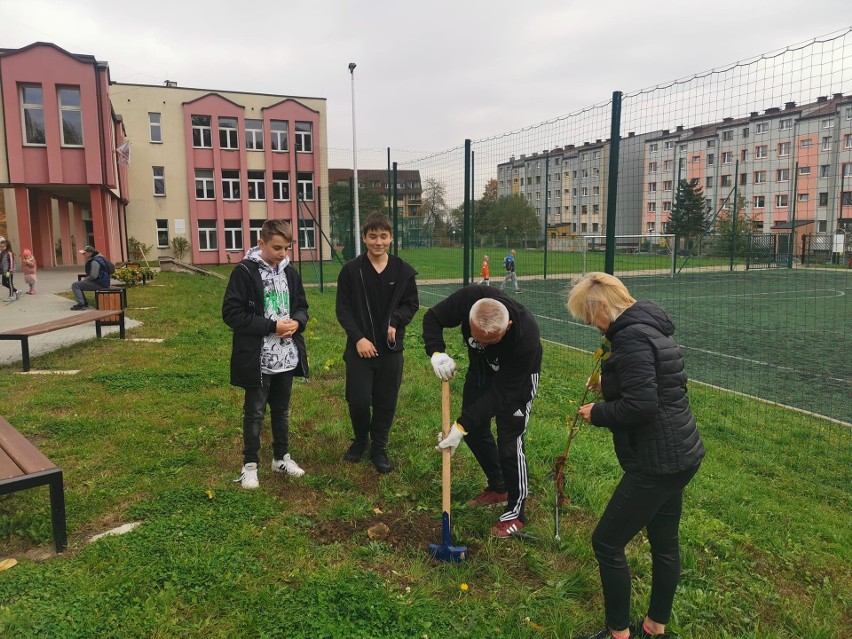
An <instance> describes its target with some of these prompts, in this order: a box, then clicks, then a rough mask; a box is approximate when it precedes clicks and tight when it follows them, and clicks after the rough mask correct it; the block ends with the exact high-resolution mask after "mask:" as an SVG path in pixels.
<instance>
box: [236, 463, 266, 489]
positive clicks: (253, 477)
mask: <svg viewBox="0 0 852 639" xmlns="http://www.w3.org/2000/svg"><path fill="white" fill-rule="evenodd" d="M234 481H235V482H237V481H238V482H240V486H242V487H243V488H245V489H246V490H252V489H254V488H257V487H258V486H260V483H259V482H258V481H257V464H255V463H254V462H251V463H249V464H246V465H245V466H243V472H242V474H241V475H240V476H239V478H237V479H235V480H234Z"/></svg>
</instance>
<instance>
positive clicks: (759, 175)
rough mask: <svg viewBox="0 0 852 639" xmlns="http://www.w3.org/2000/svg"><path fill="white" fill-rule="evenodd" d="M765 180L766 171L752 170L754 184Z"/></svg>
mask: <svg viewBox="0 0 852 639" xmlns="http://www.w3.org/2000/svg"><path fill="white" fill-rule="evenodd" d="M764 182H766V171H755V172H754V183H755V184H763V183H764Z"/></svg>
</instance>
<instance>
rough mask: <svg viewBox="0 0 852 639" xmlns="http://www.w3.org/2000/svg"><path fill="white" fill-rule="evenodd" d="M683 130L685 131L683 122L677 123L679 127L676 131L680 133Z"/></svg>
mask: <svg viewBox="0 0 852 639" xmlns="http://www.w3.org/2000/svg"><path fill="white" fill-rule="evenodd" d="M681 131H683V125H682V124H678V125H677V128H676V129H675V132H676V133H680V132H681Z"/></svg>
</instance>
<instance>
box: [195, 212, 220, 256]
mask: <svg viewBox="0 0 852 639" xmlns="http://www.w3.org/2000/svg"><path fill="white" fill-rule="evenodd" d="M218 248H219V242H218V241H217V240H216V220H198V250H199V251H215V250H217V249H218Z"/></svg>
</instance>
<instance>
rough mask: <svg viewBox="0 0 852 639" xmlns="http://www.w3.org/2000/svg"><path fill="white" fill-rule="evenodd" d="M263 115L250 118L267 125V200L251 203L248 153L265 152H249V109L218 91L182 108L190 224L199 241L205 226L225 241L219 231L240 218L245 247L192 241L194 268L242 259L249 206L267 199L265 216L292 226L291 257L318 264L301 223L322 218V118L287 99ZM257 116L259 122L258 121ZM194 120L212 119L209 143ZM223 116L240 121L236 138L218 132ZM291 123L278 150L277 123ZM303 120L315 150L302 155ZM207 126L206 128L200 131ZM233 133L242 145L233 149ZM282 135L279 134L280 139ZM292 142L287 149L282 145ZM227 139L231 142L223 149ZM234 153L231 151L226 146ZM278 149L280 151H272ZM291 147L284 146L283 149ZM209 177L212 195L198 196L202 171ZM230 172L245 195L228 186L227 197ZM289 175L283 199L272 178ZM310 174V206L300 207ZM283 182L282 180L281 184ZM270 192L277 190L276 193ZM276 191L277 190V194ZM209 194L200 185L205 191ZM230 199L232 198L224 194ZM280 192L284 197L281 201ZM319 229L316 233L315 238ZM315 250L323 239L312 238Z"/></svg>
mask: <svg viewBox="0 0 852 639" xmlns="http://www.w3.org/2000/svg"><path fill="white" fill-rule="evenodd" d="M260 111H261V113H259V114H250V115H249V116H248V119H250V120H260V121H261V122H262V134H261V135H262V140H263V142H262V147H263V150H262V153H263V159H264V161H263V169H262V172H263V183H264V185H265V189H266V192H265V197H264V198H263V199H257V198H256V197H254V198H252V199H251V200H250V199H249V193H250V189H249V181H248V177H249V176H248V171H249V162H248V155H249V153H261V151H255V150H249V149H247V148H246V147H247V144H246V119H247V117H246V116H247V110H246V108H245V107H244V106H242V105H239V104H236V103H235V102H232V101H231V100H228V99H226V98H224V97H222V96H221V95H219V94H217V93H210V94H207V95H205V96H203V97H201V98H198V99H196V100H192V101H191V102H187V103H185V104H184V105H183V119H184V141H185V145H186V158H187V166H186V176H187V188H188V191H189V193H190V197H189V212H190V226H191V232H192V236H193V237H199V227H200V224H199V222H201V224H204V222H205V221H211V222H215V229H217V231H216V232H217V234H218V236H219V237H221V229H223V228H224V227H225V225H226V222H229V221H230V222H232V223H233V222H234V221H239V222H240V224H239V228H240V230H241V231H242V238H243V242H242V246H241V247H240V248H238V249H237V248H234V247H231V248H229V247H227V246H225V244H224V243H221V242H218V241H217V242H216V245H215V247H211V246H204V245H203V244H202V243H201V242H193V244H192V261H193V263H195V264H224V263H226V262H228V261H229V260H228V258H229V256H230V261H239V259H241V258H242V255H243V254H244V253H245V249H246V248H248V246H249V243H248V241H247V240H248V238H249V237H250V224H251V221H252V220H251V219H250V216H249V212H250V205H251V202H252V201H253V202H264V203H265V205H266V206H265V210H266V217H267V218H268V219H279V218H280V219H286V220H289V221H290V223H291V225H292V228H293V235H294V237H293V253H292V255H293V256H295V255H297V254H298V257H299V259H303V260H314V259H318V257H319V251H318V250H311V249H310V248H309V247H305V246H302V247H300V246H299V240H300V239H301V237H300V234H299V233H298V232H297V229H298V228H299V220H310V219H311V218H312V217H315V218H316V219H317V220H318V219H319V211H318V208H317V205H318V203H319V192H318V187H319V186H320V185H319V180H318V178H319V176H320V159H319V157H320V156H319V152H320V144H321V140H320V139H319V130H320V114H319V113H318V112H317V111H314V110H313V109H310V108H308V107H306V106H305V105H303V104H301V103H300V102H298V101H296V100H291V99H287V100H283V101H281V102H278V103H277V104H273V105H271V106H268V107H263V108H262V109H261V110H260ZM252 116H254V117H252ZM194 118H203V119H204V122H207V118H209V138H208V133H207V130H206V129H205V128H204V127H205V126H206V125H200V124H199V123H196V127H195V130H194V120H193V119H194ZM220 118H231V119H233V120H236V133H232V132H231V131H232V130H223V129H222V128H221V127H220ZM273 123H276V124H277V125H280V124H282V123H286V136H280V137H276V138H275V140H276V144H275V145H273V143H272V141H273V137H272V136H273V130H272V125H273ZM297 123H299V124H301V123H307V124H310V129H311V134H310V149H309V150H308V149H306V150H303V151H297V150H296V146H297V144H296V136H297V134H298V132H297ZM199 127H201V128H199ZM229 135H233V136H234V137H233V139H235V140H236V145H234V144H233V143H232V142H231V141H230V140H229V138H228V136H229ZM276 135H278V134H276ZM283 140H286V144H283V143H282V141H283ZM224 142H227V144H223V143H224ZM234 146H235V147H236V148H228V147H234ZM273 146H275V148H273ZM281 147H286V148H281ZM199 171H201V172H203V173H204V174H205V177H204V179H208V176H209V179H210V180H211V181H209V182H207V184H209V185H210V187H211V188H212V192H213V193H212V195H213V196H212V197H210V196H209V191H207V192H204V193H203V194H202V197H199V192H198V189H199V184H198V174H197V172H199ZM224 171H227V172H238V174H239V194H238V195H235V194H234V193H233V187H232V186H230V185H229V186H228V190H229V192H228V193H226V192H225V189H226V187H225V185H224V173H223V172H224ZM283 174H286V176H287V185H288V194H287V197H286V198H282V197H280V196H281V191H280V187H276V186H275V184H274V179H273V178H274V177H275V176H276V175H277V176H279V178H280V176H281V175H283ZM300 174H310V176H311V183H310V184H311V186H310V188H308V187H307V186H305V187H304V193H305V195H306V201H304V202H298V201H297V196H298V194H299V193H300V188H299V185H298V181H297V176H298V175H300ZM279 182H280V180H279ZM270 187H272V188H270ZM276 188H279V190H278V191H276ZM203 190H204V189H203V188H202V191H203ZM226 195H227V196H229V197H226ZM276 195H277V196H278V197H276ZM317 232H318V229H315V230H314V233H317ZM312 244H313V246H315V247H318V246H319V245H320V243H319V238H316V237H314V240H313V243H312Z"/></svg>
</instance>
